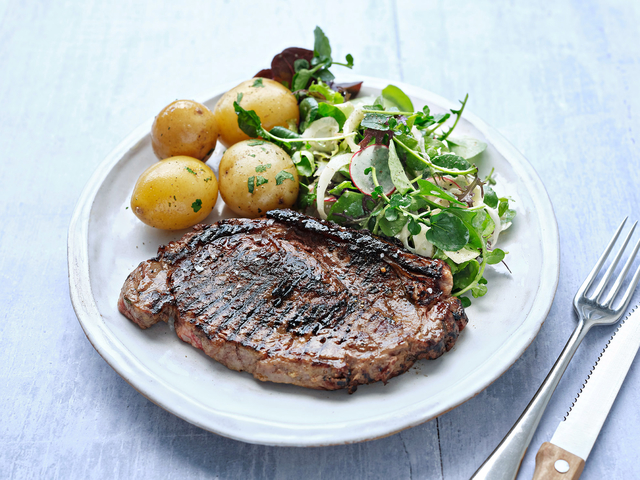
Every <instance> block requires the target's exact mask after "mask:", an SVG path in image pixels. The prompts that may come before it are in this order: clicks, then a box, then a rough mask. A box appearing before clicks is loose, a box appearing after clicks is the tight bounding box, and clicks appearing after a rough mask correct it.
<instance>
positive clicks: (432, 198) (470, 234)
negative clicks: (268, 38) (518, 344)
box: [234, 27, 516, 306]
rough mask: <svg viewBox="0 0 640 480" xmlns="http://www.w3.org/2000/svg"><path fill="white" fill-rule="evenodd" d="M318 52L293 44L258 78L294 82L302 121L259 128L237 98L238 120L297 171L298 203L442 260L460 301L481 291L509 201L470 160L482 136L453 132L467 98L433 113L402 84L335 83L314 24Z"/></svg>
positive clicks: (499, 254) (498, 254)
mask: <svg viewBox="0 0 640 480" xmlns="http://www.w3.org/2000/svg"><path fill="white" fill-rule="evenodd" d="M314 33H315V45H314V50H313V51H311V50H305V49H300V48H290V49H286V50H285V51H283V52H282V53H281V54H278V55H276V57H275V58H274V60H273V62H272V68H271V69H269V70H263V71H261V72H259V73H258V76H261V77H267V78H273V79H276V80H278V81H280V82H281V83H283V84H284V85H285V86H287V87H288V88H290V89H291V90H292V91H293V93H294V94H295V95H296V97H297V98H298V101H299V108H300V124H299V125H291V128H283V127H275V128H273V129H271V130H270V131H267V130H265V129H263V128H262V124H261V122H260V118H259V117H258V116H257V115H256V114H255V112H254V111H247V110H245V109H243V108H242V107H241V106H240V105H239V103H238V102H236V103H235V104H234V107H235V110H236V113H237V115H238V124H239V126H240V128H241V129H242V130H243V131H244V132H245V133H246V134H248V135H249V136H250V137H253V138H262V139H264V140H267V141H271V142H274V143H276V144H278V145H279V146H281V147H282V148H284V149H285V150H286V151H287V152H288V153H289V154H290V155H291V156H292V160H293V162H294V163H295V165H296V167H297V170H298V173H299V175H300V195H299V198H298V202H297V208H298V209H299V210H301V211H305V212H307V213H311V214H316V215H318V216H320V217H321V218H324V219H328V220H332V221H334V222H336V223H338V224H341V225H345V226H348V227H351V228H356V229H363V228H366V229H368V230H370V231H371V232H372V233H373V234H376V235H384V236H387V237H392V238H396V239H398V240H399V241H401V242H402V244H403V245H404V246H405V248H407V249H408V250H410V251H411V252H414V253H416V254H419V255H423V256H428V257H433V258H439V259H442V260H444V261H445V262H447V264H449V266H450V267H451V271H452V272H453V280H454V287H453V294H454V295H456V296H460V298H461V300H462V302H463V305H464V306H468V305H470V304H471V301H470V299H469V298H468V296H462V295H463V294H466V293H471V295H472V296H473V297H475V298H477V297H481V296H483V295H485V294H486V292H487V280H486V279H485V277H484V272H485V268H486V266H487V265H492V264H497V263H500V262H503V259H504V257H505V254H506V252H504V251H503V250H501V249H499V248H497V241H498V237H499V235H500V232H502V231H504V230H506V229H507V228H509V226H510V225H511V223H512V221H513V219H514V216H515V214H516V213H515V211H514V210H513V209H511V208H510V204H509V203H510V200H509V198H506V197H501V196H499V195H498V194H497V193H496V192H495V191H494V189H493V187H494V185H495V184H496V181H495V178H494V171H493V170H491V173H489V175H487V176H486V177H484V178H481V177H480V176H479V174H478V168H477V166H476V165H475V164H474V163H473V160H474V159H475V158H478V156H479V155H480V154H481V153H482V152H483V151H484V150H485V148H486V144H485V143H483V142H481V141H479V140H477V139H474V138H471V137H467V136H455V135H453V132H454V130H455V128H456V126H457V125H458V122H459V120H460V118H461V116H462V113H463V111H464V109H465V106H466V105H467V100H468V95H467V96H465V98H464V100H462V101H461V102H460V107H459V108H457V109H451V110H450V112H447V113H438V114H433V113H432V112H431V110H430V109H429V107H428V106H426V105H425V106H423V107H422V108H420V109H417V110H416V109H415V108H414V105H413V103H412V101H411V99H410V98H409V97H408V96H407V95H406V94H405V93H404V92H403V91H402V90H401V89H400V88H398V87H396V86H393V85H389V86H387V87H386V88H385V89H383V90H382V93H381V94H380V95H379V96H378V97H377V98H375V97H364V98H356V97H357V95H358V93H359V91H360V83H356V84H335V83H334V76H333V74H332V73H331V72H330V71H329V68H330V67H331V66H332V65H338V64H339V65H344V66H347V67H349V68H351V67H352V66H353V58H352V57H351V55H347V59H346V63H337V62H333V60H332V57H331V46H330V44H329V40H328V39H327V37H326V36H325V35H324V33H323V32H322V30H321V29H320V28H318V27H316V29H315V32H314Z"/></svg>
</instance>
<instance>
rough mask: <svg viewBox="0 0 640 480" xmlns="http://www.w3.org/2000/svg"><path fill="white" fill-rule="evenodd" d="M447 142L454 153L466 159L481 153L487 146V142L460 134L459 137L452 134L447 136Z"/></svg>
mask: <svg viewBox="0 0 640 480" xmlns="http://www.w3.org/2000/svg"><path fill="white" fill-rule="evenodd" d="M447 143H448V144H449V147H450V150H451V151H452V152H453V153H455V154H456V155H460V156H461V157H463V158H466V159H469V158H473V157H475V156H476V155H479V154H480V153H482V152H484V151H485V150H486V148H487V144H486V143H484V142H481V141H480V140H478V139H477V138H473V137H469V136H466V135H460V136H458V137H454V136H453V135H450V136H448V137H447Z"/></svg>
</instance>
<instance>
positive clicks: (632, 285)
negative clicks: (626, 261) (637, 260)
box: [616, 266, 640, 310]
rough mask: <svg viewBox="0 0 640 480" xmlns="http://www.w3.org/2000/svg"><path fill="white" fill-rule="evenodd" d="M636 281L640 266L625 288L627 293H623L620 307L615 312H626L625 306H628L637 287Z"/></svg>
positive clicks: (639, 275)
mask: <svg viewBox="0 0 640 480" xmlns="http://www.w3.org/2000/svg"><path fill="white" fill-rule="evenodd" d="M638 280H640V266H639V267H638V269H637V270H636V273H635V275H634V276H633V279H632V280H631V283H630V284H629V286H628V287H627V291H626V292H624V297H623V298H622V305H620V306H619V307H618V308H617V309H616V310H626V309H627V306H628V305H629V302H630V301H631V297H632V296H633V292H634V291H635V289H636V286H637V285H638Z"/></svg>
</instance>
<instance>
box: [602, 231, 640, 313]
mask: <svg viewBox="0 0 640 480" xmlns="http://www.w3.org/2000/svg"><path fill="white" fill-rule="evenodd" d="M638 250H640V240H638V243H636V246H635V247H634V249H633V252H631V255H629V259H628V260H627V263H626V264H625V265H624V268H623V269H622V272H620V275H618V279H617V280H616V283H614V284H613V287H611V291H610V292H609V295H607V298H606V299H605V301H604V306H605V307H607V308H609V307H610V305H611V303H613V299H614V298H615V297H616V295H617V294H618V290H620V287H621V286H622V282H624V279H625V278H626V277H627V273H628V272H629V269H630V268H631V264H632V263H633V261H634V260H635V258H636V255H637V254H638ZM637 273H638V272H636V275H637ZM634 279H635V276H634Z"/></svg>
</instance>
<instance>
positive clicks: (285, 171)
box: [219, 140, 299, 218]
mask: <svg viewBox="0 0 640 480" xmlns="http://www.w3.org/2000/svg"><path fill="white" fill-rule="evenodd" d="M219 175H220V195H222V198H223V200H224V201H225V203H226V204H227V205H228V206H229V208H230V209H231V210H233V211H234V212H235V213H237V214H238V215H241V216H244V217H251V218H253V217H258V216H260V215H264V213H265V212H267V211H268V210H273V209H276V208H289V207H291V206H292V205H293V204H294V203H295V202H296V199H297V198H298V189H299V186H298V172H297V170H296V167H295V165H294V164H293V162H292V161H291V157H290V156H289V155H287V152H285V151H284V150H282V149H281V148H280V147H278V146H276V145H274V144H273V143H269V142H265V141H263V140H245V141H243V142H239V143H236V144H235V145H233V146H232V147H230V148H229V149H228V150H227V151H226V152H224V155H223V156H222V159H221V160H220V171H219Z"/></svg>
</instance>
